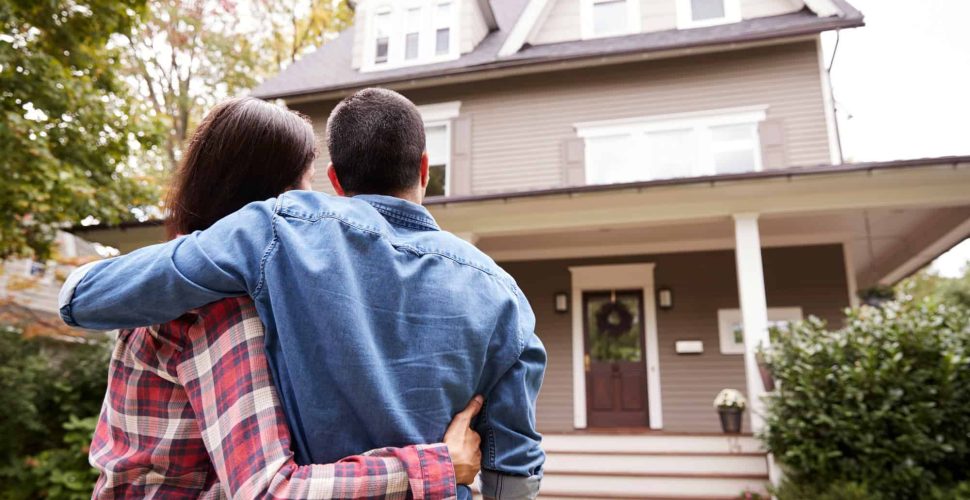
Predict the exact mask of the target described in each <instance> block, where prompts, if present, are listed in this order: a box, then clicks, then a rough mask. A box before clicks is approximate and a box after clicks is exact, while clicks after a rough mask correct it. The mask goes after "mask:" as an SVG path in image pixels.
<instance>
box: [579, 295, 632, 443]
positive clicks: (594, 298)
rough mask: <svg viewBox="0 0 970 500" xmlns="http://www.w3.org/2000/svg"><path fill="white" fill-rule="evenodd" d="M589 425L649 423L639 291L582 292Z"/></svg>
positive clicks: (619, 425)
mask: <svg viewBox="0 0 970 500" xmlns="http://www.w3.org/2000/svg"><path fill="white" fill-rule="evenodd" d="M583 324H584V326H583V329H584V331H585V335H584V337H585V343H586V360H585V364H586V415H587V423H588V425H589V426H590V427H645V426H647V423H648V422H647V370H646V364H645V363H644V353H643V346H644V328H643V325H644V320H643V291H642V290H625V291H620V290H610V291H603V292H584V293H583Z"/></svg>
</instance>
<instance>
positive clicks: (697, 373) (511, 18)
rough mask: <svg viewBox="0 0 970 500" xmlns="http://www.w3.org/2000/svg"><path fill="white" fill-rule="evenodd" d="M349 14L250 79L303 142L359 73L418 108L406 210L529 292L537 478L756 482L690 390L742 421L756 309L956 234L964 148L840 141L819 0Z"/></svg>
mask: <svg viewBox="0 0 970 500" xmlns="http://www.w3.org/2000/svg"><path fill="white" fill-rule="evenodd" d="M356 16H357V17H356V22H355V25H354V27H353V28H351V29H349V30H347V31H346V32H344V33H342V34H341V35H340V36H339V38H337V39H336V40H334V41H332V42H330V43H328V44H326V45H325V46H323V47H321V48H320V49H319V50H318V51H316V52H315V53H313V54H310V55H307V56H306V57H304V58H303V60H301V61H299V62H297V63H295V64H293V65H292V66H290V67H289V68H288V69H286V70H285V71H283V72H282V73H281V74H280V75H279V76H277V77H275V78H273V79H271V80H269V81H267V82H266V83H264V84H263V85H262V86H260V87H259V88H258V89H256V91H255V95H257V96H259V97H262V98H265V99H283V100H285V102H286V103H287V105H288V106H290V107H291V108H294V109H297V110H299V111H302V112H304V113H306V114H308V115H309V116H311V117H312V119H313V122H314V125H315V127H316V129H317V130H318V133H319V136H320V138H321V140H323V139H324V135H325V123H326V118H327V116H328V114H329V113H330V111H331V109H333V107H334V106H335V105H336V103H337V102H339V100H340V99H341V98H343V97H345V96H347V95H349V94H350V93H352V92H354V91H356V90H357V89H360V88H362V87H367V86H383V87H387V88H392V89H395V90H398V91H400V92H402V93H404V94H405V95H407V96H408V97H409V98H411V99H412V100H413V101H414V102H415V103H416V104H418V105H419V106H420V108H421V111H422V113H423V115H424V118H425V121H426V123H425V125H426V131H427V135H428V152H429V154H430V156H431V163H432V165H433V167H432V184H431V194H433V195H436V196H434V197H432V198H430V199H429V200H428V201H427V206H428V207H429V209H430V210H431V212H432V213H433V215H434V216H435V217H436V219H437V220H438V222H439V223H440V224H441V226H442V227H443V228H445V229H447V230H450V231H452V232H455V233H457V234H459V235H460V236H462V237H463V238H465V239H467V240H468V241H470V242H472V243H473V244H475V245H477V246H478V247H479V248H481V249H482V250H483V251H484V252H486V253H488V254H489V255H491V256H492V257H493V258H494V259H495V260H496V261H497V262H498V263H499V264H501V265H502V266H503V267H504V268H505V269H506V270H507V271H508V272H509V273H511V274H512V275H513V276H514V277H515V278H516V280H517V281H518V283H519V285H520V286H521V288H522V289H523V290H524V292H525V294H526V295H527V296H528V297H529V299H530V301H531V303H532V306H533V308H534V309H535V313H536V316H537V322H538V324H537V330H538V334H539V336H540V337H541V338H542V340H543V342H544V343H545V345H546V348H547V350H548V354H549V365H548V372H547V374H546V380H545V383H544V386H543V389H542V393H541V395H540V399H539V405H538V427H539V429H540V431H542V432H543V433H544V434H545V436H546V438H545V447H546V449H547V450H548V451H549V452H550V458H549V462H548V464H547V467H546V477H545V479H544V486H543V492H544V495H547V496H549V497H573V498H577V497H578V498H593V497H597V496H602V497H612V498H640V497H644V496H656V497H665V498H667V497H675V496H692V497H699V496H704V497H718V496H722V497H733V496H735V495H736V494H737V493H738V492H740V491H741V490H742V489H745V488H749V489H751V490H753V491H762V488H763V484H764V482H765V480H766V479H767V477H768V467H767V465H766V460H765V456H764V454H763V452H760V451H759V450H760V449H759V445H758V443H757V441H755V440H754V439H753V438H752V437H751V436H750V435H749V434H746V435H742V436H740V437H732V438H725V437H723V436H721V435H720V426H719V421H718V418H717V415H716V413H715V411H714V409H713V408H712V401H713V399H714V397H715V395H716V394H717V393H718V392H719V391H720V390H721V389H723V388H727V387H733V388H737V389H740V390H742V391H745V392H746V393H747V394H748V396H749V401H751V410H753V411H749V412H748V415H749V416H750V419H748V420H747V421H746V422H745V424H744V431H745V432H746V433H750V432H752V431H758V430H760V429H761V428H762V419H761V418H760V417H759V416H758V412H760V411H761V409H762V408H761V404H760V402H759V399H758V396H759V395H760V394H762V393H763V392H764V387H763V382H762V380H761V377H760V376H759V371H758V366H757V363H756V358H755V355H754V353H755V349H756V348H757V346H758V345H759V344H760V343H761V342H763V341H765V340H766V339H767V326H768V325H769V324H776V323H779V322H784V321H789V320H795V319H800V318H805V317H808V316H809V315H814V316H818V317H820V318H822V319H824V320H826V321H828V322H829V323H830V324H831V325H833V326H835V327H837V326H839V325H840V324H841V322H842V318H843V313H842V311H843V309H844V308H846V307H848V306H851V305H854V304H856V302H857V293H858V292H859V291H860V290H864V289H867V288H870V287H873V286H876V285H879V284H891V283H894V282H896V281H898V280H899V279H900V278H902V277H904V276H906V275H908V274H909V273H911V272H913V271H915V270H916V269H918V268H920V267H921V266H923V265H924V264H926V263H927V262H928V261H929V260H931V259H932V258H934V257H935V256H937V255H939V254H941V253H942V252H944V251H945V250H946V249H948V248H949V247H950V246H952V245H953V244H955V243H956V242H958V241H960V240H962V239H963V238H965V237H967V236H968V234H970V158H968V157H962V158H936V159H918V160H900V161H894V162H884V163H865V164H844V163H842V161H841V158H840V152H839V145H838V136H837V125H836V122H835V117H834V112H833V105H832V100H831V91H830V87H829V82H828V74H827V72H826V64H827V61H825V60H823V55H822V50H821V48H820V42H819V35H820V33H821V32H824V31H827V30H838V29H846V28H853V27H858V26H861V25H862V24H863V18H862V14H861V13H860V12H859V11H857V10H856V9H854V8H853V7H852V6H851V5H849V4H847V3H845V2H844V1H842V0H808V1H804V2H802V1H799V0H493V1H491V2H489V1H487V0H407V1H401V0H394V1H390V0H360V1H359V2H357V5H356ZM912 98H915V97H912ZM891 105H892V103H887V106H891ZM932 126H933V124H925V125H924V127H925V128H926V129H929V130H931V129H932ZM326 164H327V158H326V157H323V158H321V159H320V162H319V165H318V166H317V171H318V178H317V179H316V187H317V188H318V189H329V186H328V182H327V181H326V178H325V174H324V172H325V166H326ZM95 239H97V238H95ZM99 241H101V240H99ZM105 243H108V244H111V245H113V246H117V247H119V248H122V249H124V248H125V247H124V245H125V243H124V242H122V241H117V240H112V241H110V242H109V241H105ZM129 244H131V243H130V242H129ZM742 319H743V321H742Z"/></svg>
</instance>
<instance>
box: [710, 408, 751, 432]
mask: <svg viewBox="0 0 970 500" xmlns="http://www.w3.org/2000/svg"><path fill="white" fill-rule="evenodd" d="M717 414H718V415H719V416H720V417H721V430H722V431H724V433H725V434H740V433H741V415H743V414H744V410H742V409H740V408H729V407H725V408H718V409H717Z"/></svg>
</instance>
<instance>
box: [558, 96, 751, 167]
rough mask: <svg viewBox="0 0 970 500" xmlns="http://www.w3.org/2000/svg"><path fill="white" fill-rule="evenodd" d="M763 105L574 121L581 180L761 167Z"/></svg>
mask: <svg viewBox="0 0 970 500" xmlns="http://www.w3.org/2000/svg"><path fill="white" fill-rule="evenodd" d="M765 109H766V108H765V107H763V106H762V107H757V108H745V109H733V110H721V111H715V112H705V113H685V114H679V115H668V116H658V117H645V118H635V119H624V120H612V121H606V122H593V123H581V124H577V125H576V129H577V131H578V133H579V136H580V137H582V138H584V139H585V142H586V158H585V163H586V182H587V183H588V184H614V183H623V182H636V181H649V180H658V179H670V178H677V177H694V176H702V175H715V174H732V173H740V172H751V171H757V170H761V144H760V140H759V137H758V124H759V123H760V122H762V121H764V119H765Z"/></svg>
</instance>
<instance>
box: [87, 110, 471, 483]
mask: <svg viewBox="0 0 970 500" xmlns="http://www.w3.org/2000/svg"><path fill="white" fill-rule="evenodd" d="M315 156H316V148H315V140H314V136H313V129H312V127H311V126H310V123H309V122H308V121H307V120H306V119H305V118H303V117H301V116H299V115H297V114H295V113H293V112H290V111H287V110H284V109H282V108H280V107H278V106H274V105H272V104H269V103H266V102H263V101H260V100H258V99H252V98H242V99H233V100H230V101H227V102H225V103H222V104H220V105H219V106H217V107H216V108H215V109H213V110H212V111H211V112H210V113H209V115H208V116H207V117H206V118H205V120H203V122H202V123H201V124H200V125H199V127H198V130H197V131H196V132H195V134H194V135H193V137H192V140H191V142H190V144H189V147H188V150H187V151H186V154H185V158H184V159H183V161H182V163H181V165H180V168H179V170H178V172H177V173H176V174H175V177H174V179H173V181H172V185H171V189H170V191H169V196H168V207H169V210H170V216H169V218H168V220H167V222H166V223H167V230H168V234H169V237H173V238H174V237H176V236H177V235H179V234H187V233H190V232H192V231H197V230H202V229H205V228H207V227H208V226H210V225H211V224H212V223H214V222H215V221H217V220H219V219H220V218H222V217H224V216H226V215H228V214H230V213H232V212H235V211H236V210H238V209H240V208H242V207H243V206H244V205H246V204H248V203H250V202H254V201H261V200H265V199H267V198H272V197H274V196H277V195H279V194H280V193H282V192H284V191H287V190H290V189H309V188H310V178H311V177H312V175H313V167H312V162H313V160H314V158H315ZM481 404H482V400H481V398H480V397H476V398H475V399H474V400H473V401H472V402H471V403H469V406H468V408H466V410H465V411H463V412H461V413H459V414H458V415H457V416H456V417H455V419H454V420H453V421H452V424H451V425H450V426H449V427H448V429H447V431H446V433H445V437H444V443H439V444H436V445H421V446H409V447H405V448H399V449H398V448H384V449H381V450H374V451H372V452H368V453H367V454H365V455H364V456H355V457H349V458H347V459H344V460H342V461H341V462H339V463H337V464H330V465H309V466H302V467H301V466H297V465H296V464H295V463H294V461H293V455H292V453H291V452H290V442H289V440H290V436H289V431H288V429H287V427H286V423H285V420H284V415H283V411H282V406H281V404H280V401H279V397H278V395H277V393H276V389H275V387H274V386H273V383H272V380H271V379H270V372H269V369H268V366H267V360H266V355H265V352H264V347H263V326H262V323H260V321H259V318H258V316H257V315H256V312H255V308H254V306H253V304H252V302H251V301H250V299H249V298H248V297H246V298H231V299H225V300H222V301H219V302H216V303H213V304H209V305H207V306H205V307H202V308H199V309H197V310H193V311H190V312H188V313H186V314H185V315H183V316H182V317H180V318H178V319H176V320H173V321H170V322H168V323H166V324H163V325H156V326H153V327H149V328H139V329H135V330H125V331H122V332H121V333H120V334H119V337H118V343H117V346H116V347H115V350H114V353H113V354H112V359H111V371H110V374H109V380H108V394H107V395H106V396H105V401H104V405H103V407H102V411H101V418H100V421H99V423H98V428H97V430H96V432H95V437H94V441H93V442H92V444H91V451H90V460H91V463H92V464H93V465H94V466H95V467H96V468H98V469H99V470H100V472H101V475H100V478H99V480H98V482H97V485H96V487H95V491H94V496H95V497H96V498H117V497H131V498H135V497H137V498H144V497H158V498H222V497H226V496H228V497H233V498H247V499H248V498H262V497H272V498H358V497H366V498H375V497H390V498H405V497H409V495H410V496H413V498H448V497H451V496H453V495H454V494H455V485H456V483H458V484H469V483H471V481H472V480H473V479H474V476H475V474H476V473H477V472H478V466H479V463H480V459H481V456H480V452H479V449H478V446H479V436H478V435H477V434H476V433H474V432H473V431H471V430H470V428H469V425H470V421H471V418H472V417H473V416H474V415H475V414H476V413H477V412H478V410H479V409H480V408H481Z"/></svg>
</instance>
